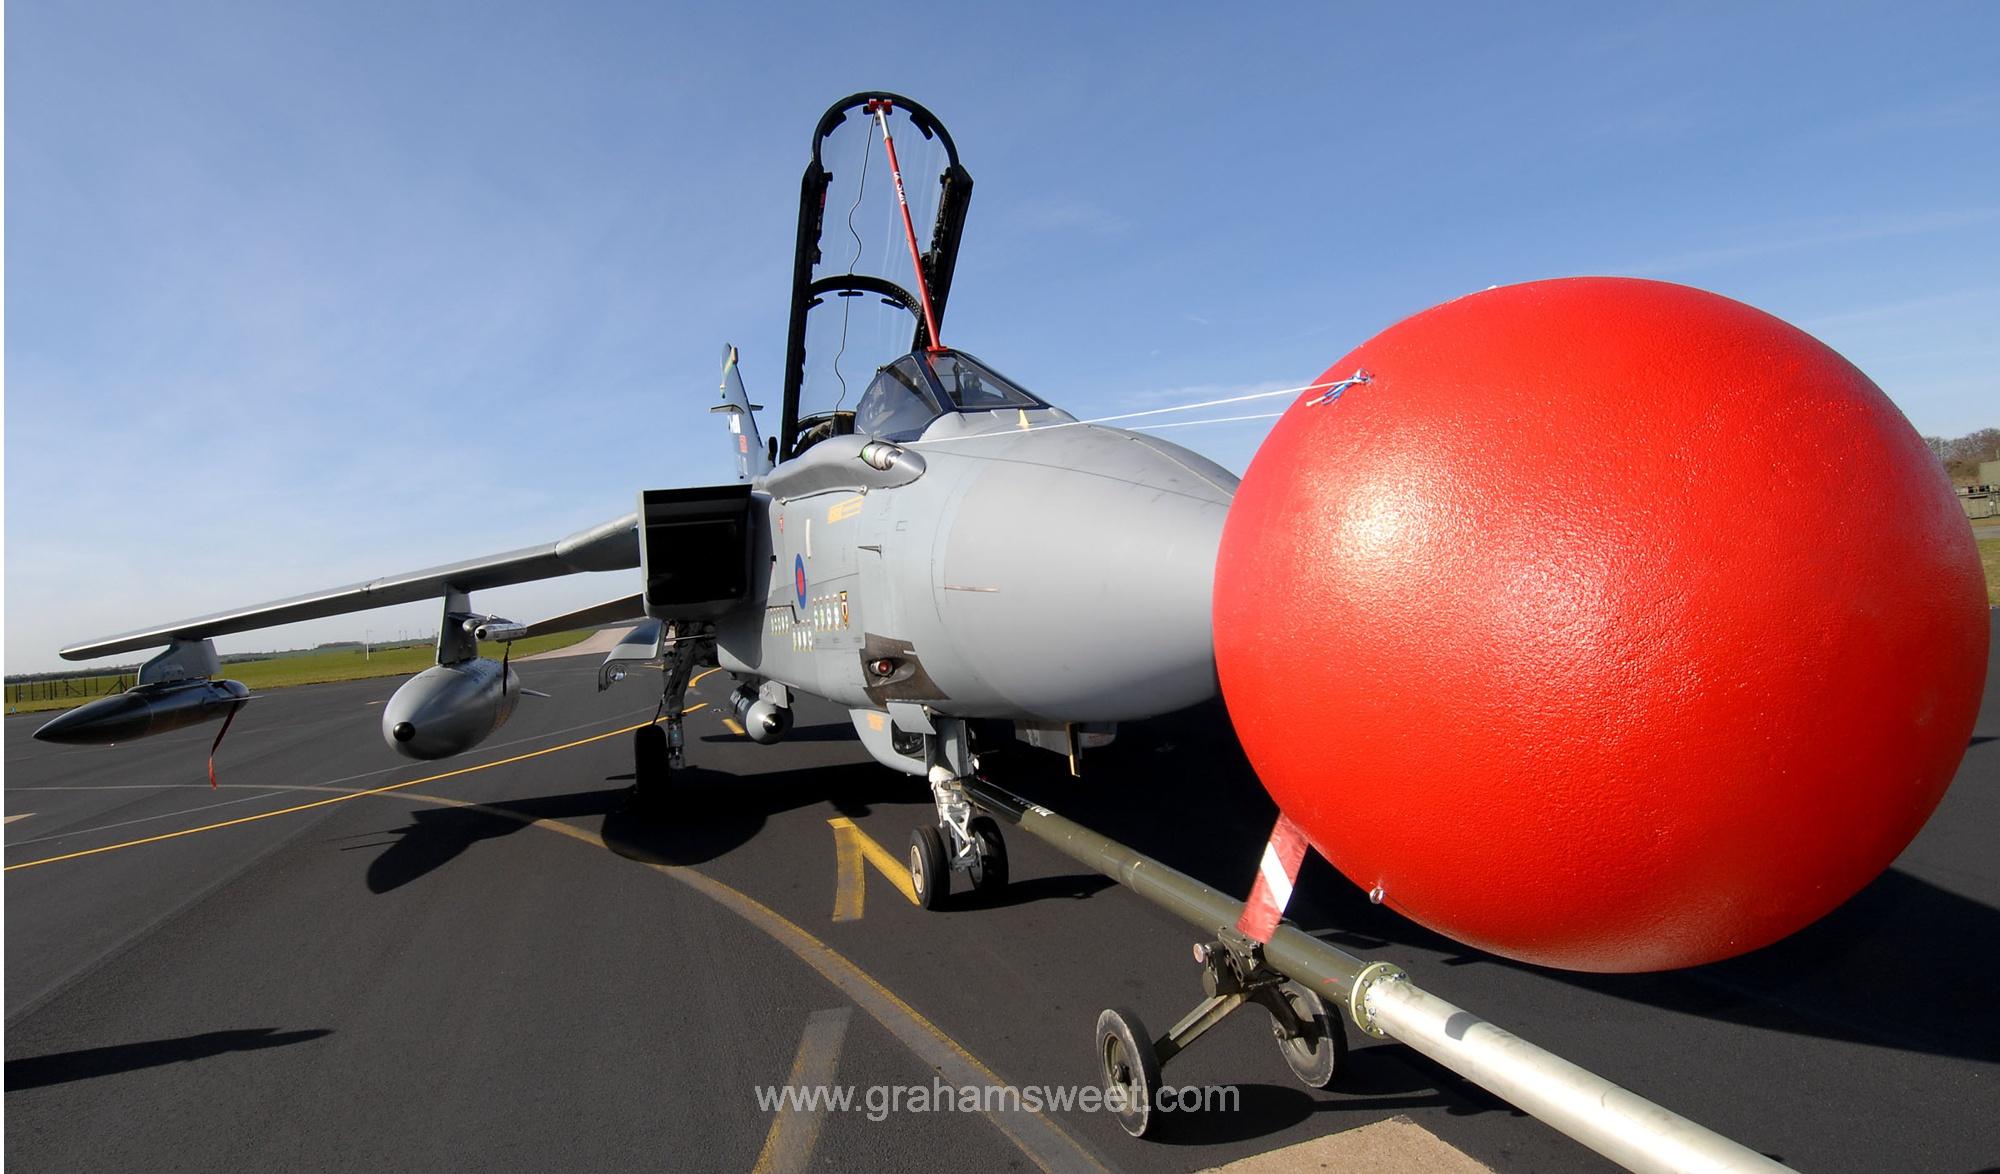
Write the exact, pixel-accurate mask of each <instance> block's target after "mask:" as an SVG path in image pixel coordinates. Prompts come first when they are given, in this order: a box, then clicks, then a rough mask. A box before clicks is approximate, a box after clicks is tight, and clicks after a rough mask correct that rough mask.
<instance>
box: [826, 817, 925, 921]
mask: <svg viewBox="0 0 2000 1174" xmlns="http://www.w3.org/2000/svg"><path fill="white" fill-rule="evenodd" d="M826 826H828V827H830V828H832V829H833V852H834V860H835V865H834V874H833V875H834V887H833V919H834V920H835V921H859V920H861V906H862V902H863V900H864V899H865V898H866V897H867V895H868V886H867V876H866V874H865V871H864V870H863V869H862V867H861V865H862V863H863V862H864V861H866V862H867V863H869V864H872V865H874V866H875V871H877V872H879V873H881V874H882V875H883V876H885V877H888V878H889V883H890V884H892V885H895V886H896V890H897V891H898V892H900V893H902V894H903V895H904V896H905V897H908V898H909V899H910V904H912V905H914V904H916V903H917V886H916V885H915V883H913V882H912V881H911V880H910V870H909V869H907V868H905V867H903V862H902V861H900V860H898V859H896V857H895V854H894V853H892V852H890V851H889V850H888V849H887V848H884V847H883V846H882V845H880V844H878V843H876V842H875V841H874V840H873V839H872V838H871V837H870V836H869V835H868V833H867V832H864V831H862V830H861V829H860V828H858V827H855V826H854V821H853V820H851V819H849V818H847V817H846V816H844V815H843V816H838V817H836V818H833V819H829V820H827V821H826Z"/></svg>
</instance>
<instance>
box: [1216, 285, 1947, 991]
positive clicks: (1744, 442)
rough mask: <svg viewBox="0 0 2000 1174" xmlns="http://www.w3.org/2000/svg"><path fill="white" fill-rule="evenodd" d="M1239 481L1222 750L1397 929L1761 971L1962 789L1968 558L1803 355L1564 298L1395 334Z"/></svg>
mask: <svg viewBox="0 0 2000 1174" xmlns="http://www.w3.org/2000/svg"><path fill="white" fill-rule="evenodd" d="M1357 372H1365V373H1366V381H1365V382H1355V383H1351V384H1349V385H1347V386H1346V387H1345V388H1343V389H1341V390H1340V394H1339V395H1338V397H1337V398H1334V397H1330V396H1329V395H1328V394H1327V393H1326V391H1325V390H1314V391H1308V392H1307V393H1305V394H1304V395H1302V396H1301V397H1300V398H1299V399H1298V400H1297V401H1296V402H1295V403H1293V404H1292V406H1291V407H1290V408H1289V409H1288V410H1287V411H1286V412H1285V414H1284V416H1283V418H1282V419H1280V420H1279V422H1278V424H1277V426H1276V427H1275V428H1274V429H1273V430H1272V432H1271V435H1270V438H1269V439H1268V440H1267V441H1265V443H1264V445H1263V446H1262V448H1261V449H1259V451H1258V453H1257V455H1256V458H1255V460H1254V461H1253V462H1252V463H1251V465H1250V469H1249V472H1248V474H1247V475H1246V476H1245V477H1244V479H1243V484H1242V487H1241V489H1240V490H1239V491H1238V493H1237V496H1236V501H1235V504H1234V505H1233V506H1232V508H1231V510H1230V514H1229V519H1228V523H1227V526H1226V528H1225V530H1224V533H1223V538H1222V547H1221V553H1220V557H1219V561H1218V565H1217V569H1216V580H1215V648H1216V661H1217V665H1218V668H1219V671H1220V674H1221V680H1222V689H1223V694H1224V696H1225V698H1226V699H1227V702H1228V705H1229V712H1230V715H1231V718H1232V720H1233V721H1234V723H1235V725H1236V727H1237V730H1238V733H1239V735H1240V736H1241V738H1242V742H1243V746H1244V748H1245V750H1246V751H1247V752H1248V754H1249V757H1250V760H1251V762H1252V764H1253V765H1254V766H1255V767H1256V769H1257V773H1258V775H1259V776H1260V777H1261V778H1262V779H1263V781H1264V785H1265V786H1266V787H1267V788H1268V789H1269V790H1270V792H1271V795H1272V796H1273V798H1275V799H1276V800H1277V802H1278V804H1279V806H1280V807H1281V808H1282V809H1283V810H1284V811H1285V812H1286V813H1287V814H1288V815H1289V816H1290V817H1291V818H1292V819H1293V820H1294V821H1295V822H1297V823H1298V824H1299V825H1300V826H1301V827H1302V828H1304V829H1305V831H1306V833H1307V836H1308V838H1309V839H1310V840H1311V842H1312V844H1313V845H1314V847H1316V848H1317V849H1318V850H1319V851H1320V852H1321V853H1322V854H1323V855H1325V856H1326V857H1327V858H1328V859H1329V860H1331V861H1332V862H1333V864H1334V865H1335V866H1336V867H1338V868H1339V869H1340V871H1341V872H1342V873H1344V874H1346V876H1347V877H1348V878H1349V879H1351V880H1352V881H1353V882H1354V883H1356V884H1357V885H1359V886H1361V887H1362V888H1363V889H1367V890H1371V891H1375V892H1377V893H1378V894H1379V897H1380V899H1382V900H1384V901H1386V903H1387V904H1388V905H1390V906H1391V907H1392V908H1394V909H1397V910H1399V911H1400V912H1402V913H1404V914H1405V915H1407V916H1409V917H1410V918H1412V919H1414V920H1416V921H1418V922H1420V923H1422V924H1424V925H1427V926H1429V927H1431V928H1433V929H1436V930H1438V931H1440V932H1442V933H1445V934H1448V935H1450V936H1452V937H1454V938H1457V939H1458V940H1460V941H1463V942H1466V943H1468V944H1471V945H1473V946H1477V947H1479V948H1481V949H1485V950H1488V951H1491V952H1493V953H1496V954H1502V955H1506V956H1508V957H1512V958H1518V959H1522V960H1525V961H1529V962H1535V963H1541V964H1545V965H1550V966H1560V967H1566V968H1572V969H1578V970H1597V971H1636V970H1655V969H1665V968H1669V967H1676V966H1688V965H1693V964H1697V963H1702V962H1708V961H1712V960H1715V959H1719V958H1725V957H1728V956H1731V955H1734V954H1738V953H1742V952H1743V951H1746V950H1751V949H1755V948H1757V947H1759V946H1762V945H1765V944H1767V943H1769V942H1772V941H1775V940H1777V939H1778V938H1780V937H1783V936H1784V935H1786V934H1789V933H1791V932H1792V931H1794V930H1797V929H1799V928H1801V927H1802V926H1804V925H1806V924H1808V923H1810V922H1812V921H1813V920H1815V919H1817V918H1818V917H1820V916H1821V915H1823V914H1825V913H1827V912H1828V911H1829V910H1831V909H1833V908H1834V907H1835V906H1837V905H1839V904H1840V903H1841V902H1842V901H1844V900H1846V899H1847V898H1848V897H1849V896H1851V895H1852V894H1853V893H1854V892H1855V891H1857V890H1858V889H1860V888H1861V887H1862V886H1863V885H1865V884H1867V883H1868V881H1870V880H1871V879H1873V878H1874V877H1875V876H1876V875H1878V874H1879V873H1880V872H1881V871H1882V870H1883V869H1884V868H1886V867H1887V866H1888V864H1889V863H1890V861H1891V860H1893V859H1894V858H1895V856H1896V855H1897V854H1898V853H1899V852H1900V851H1902V849H1903V848H1904V847H1905V846H1906V845H1907V844H1908V843H1909V842H1910V840H1911V838H1912V837H1913V836H1915V835H1916V833H1917V830H1918V829H1919V828H1920V827H1921V826H1922V825H1923V823H1924V820H1925V819H1926V818H1928V817H1929V815H1930V813H1931V811H1932V810H1933V809H1934V808H1935V807H1936V806H1937V804H1938V801H1939V799H1940V798H1941V797H1942V796H1943V794H1944V790H1945V787H1946V786H1947V785H1948V783H1949V782H1950V780H1951V776H1952V773H1953V771H1954V770H1955V769H1956V768H1957V765H1958V762H1959V759H1960V757H1961V756H1962V755H1963V753H1964V751H1965V748H1966V744H1967V739H1968V737H1969V735H1970V733H1971V730H1972V724H1973V719H1974V717H1975V714H1976V711H1977V709H1978V705H1979V699H1980V694H1981V691H1982V688H1983V686H1984V680H1985V671H1986V655H1987V653H1986V643H1987V613H1986V597H1985V588H1984V580H1983V577H1982V574H1981V570H1980V565H1979V559H1978V552H1977V550H1976V548H1975V546H1974V544H1973V540H1972V536H1971V533H1970V530H1969V528H1968V526H1967V525H1966V521H1965V518H1964V516H1963V513H1962V511H1961V510H1960V508H1959V506H1958V504H1957V503H1956V501H1955V500H1954V499H1953V496H1952V492H1951V489H1950V487H1949V485H1948V484H1947V483H1946V480H1945V477H1944V475H1943V472H1942V470H1941V469H1940V468H1939V465H1938V462H1937V460H1936V459H1935V458H1934V457H1933V456H1932V454H1931V453H1930V451H1929V449H1928V448H1927V447H1926V446H1925V445H1924V443H1923V442H1922V440H1921V439H1920V438H1919V437H1918V436H1917V435H1916V433H1915V432H1914V431H1913V430H1912V429H1911V427H1910V425H1909V424H1908V423H1907V422H1906V421H1905V420H1904V419H1903V417H1902V415H1901V414H1900V413H1898V411H1897V410H1896V408H1895V406H1894V405H1893V404H1891V403H1890V402H1889V400H1888V399H1887V397H1885V396H1884V395H1883V394H1882V392H1881V390H1880V389H1879V388H1877V387H1876V386H1875V384H1874V383H1872V382H1871V381H1870V380H1869V379H1868V377H1867V376H1865V375H1863V374H1862V373H1861V372H1860V371H1859V370H1857V369H1856V368H1855V367H1854V366H1853V365H1851V364H1850V363H1848V362H1847V361H1846V360H1844V359H1842V358H1841V357H1840V356H1839V355H1837V354H1835V353H1834V352H1833V351H1832V350H1831V349H1829V348H1828V347H1826V346H1825V345H1823V344H1822V343H1820V342H1818V341H1817V340H1816V339H1814V338H1812V337H1811V336H1809V335H1807V334H1805V333H1804V332H1802V331H1800V330H1798V329H1796V328H1794V327H1792V326H1789V325H1787V324H1785V323H1784V322H1781V321H1779V320H1778V319H1776V318H1773V317H1771V316H1770V315H1768V314H1765V313H1763V312H1761V311H1759V310H1755V309H1752V308H1751V307H1749V306H1746V305H1743V304H1741V303H1738V302H1734V301H1731V300H1729V299H1727V298H1723V297H1719V296H1717V295H1715V294H1710V293H1705V292H1702V291H1700V290H1695V289H1689V288H1687V287H1684V286H1677V285H1669V284H1665V283H1661V282H1653V281H1639V280H1632V279H1622V278H1572V279H1566V280H1557V281H1539V282H1533V283H1530V284H1526V285H1516V286H1509V287H1505V288H1500V289H1493V290H1488V291H1486V292H1483V293H1477V294H1473V295H1470V296H1468V297H1463V298H1459V299H1458V300H1456V301H1452V302H1448V303H1446V304H1444V305H1441V306H1437V307H1435V308H1433V309H1430V310H1427V311H1425V312H1423V313H1421V314H1418V315H1416V316H1414V317H1411V318H1408V319H1406V320H1404V321H1402V322H1400V323H1398V324H1396V325H1395V326H1392V327H1390V328H1389V329H1387V330H1385V331H1383V332H1382V333H1381V334H1378V335H1376V336H1375V337H1374V338H1372V339H1370V340H1369V341H1368V342H1366V343H1364V344H1362V346H1361V347H1360V348H1358V349H1357V350H1355V351H1353V352H1352V353H1350V354H1349V355H1347V356H1346V357H1345V358H1342V359H1341V360H1340V361H1339V362H1337V363H1335V364H1334V365H1333V366H1332V367H1331V368H1329V369H1328V370H1327V372H1326V374H1325V375H1324V376H1322V377H1321V379H1320V380H1319V381H1318V382H1319V383H1321V384H1332V383H1334V382H1335V381H1338V380H1343V379H1346V378H1348V377H1350V376H1353V375H1355V374H1356V373H1357Z"/></svg>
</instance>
